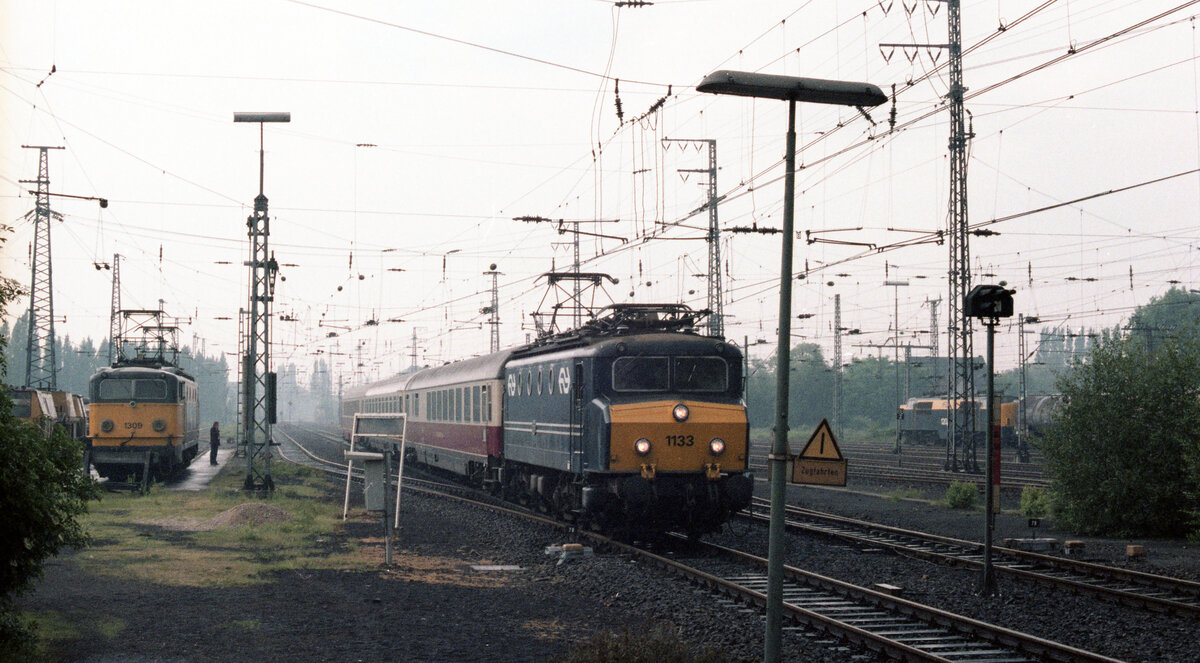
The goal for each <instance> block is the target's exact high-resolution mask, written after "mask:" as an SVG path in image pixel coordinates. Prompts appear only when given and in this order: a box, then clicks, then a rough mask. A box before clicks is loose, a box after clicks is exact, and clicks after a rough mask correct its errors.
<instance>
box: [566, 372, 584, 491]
mask: <svg viewBox="0 0 1200 663" xmlns="http://www.w3.org/2000/svg"><path fill="white" fill-rule="evenodd" d="M583 392H584V389H583V362H582V361H576V362H575V365H574V366H573V367H572V369H571V460H570V465H569V467H568V468H567V469H568V471H570V472H581V471H583Z"/></svg>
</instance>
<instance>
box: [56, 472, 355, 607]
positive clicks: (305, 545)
mask: <svg viewBox="0 0 1200 663" xmlns="http://www.w3.org/2000/svg"><path fill="white" fill-rule="evenodd" d="M243 478H244V477H243V476H242V475H241V474H240V473H238V472H236V471H225V470H224V469H223V470H222V472H220V473H219V474H218V475H217V476H216V477H214V478H213V481H212V483H211V484H210V485H209V487H208V489H207V490H204V491H200V492H182V491H164V490H157V491H153V492H152V493H151V494H149V495H146V496H139V495H136V494H132V493H113V494H106V495H105V496H104V498H103V499H102V500H101V501H100V502H98V503H94V504H93V505H92V506H91V509H90V512H89V513H88V514H87V515H86V516H85V517H84V518H83V519H82V520H83V523H84V525H85V527H86V528H87V530H88V532H89V533H90V534H91V535H92V536H93V537H94V539H95V540H96V542H97V544H96V545H94V546H92V547H90V548H87V549H85V550H83V551H81V552H80V553H79V554H78V555H76V556H75V560H76V561H77V562H78V563H79V564H80V566H81V567H82V568H83V570H85V571H87V572H90V573H95V574H98V575H105V576H110V577H121V578H133V579H137V580H142V581H147V582H154V583H158V584H163V585H170V586H208V587H212V586H219V587H231V586H240V585H251V584H257V583H261V582H265V581H267V579H268V576H269V574H270V573H271V572H273V571H279V570H289V569H318V568H333V569H343V568H367V567H368V566H369V564H366V563H362V560H359V559H356V558H354V557H353V556H351V555H347V554H346V551H347V548H348V547H347V546H332V545H330V543H329V541H331V540H333V539H334V538H335V535H336V534H337V533H339V532H340V531H341V530H342V527H343V523H342V520H341V509H340V504H334V503H333V501H329V500H323V499H322V498H323V497H324V496H326V495H327V494H328V492H329V480H328V479H327V478H326V477H325V475H323V474H321V473H318V472H316V471H313V470H309V469H306V468H301V467H297V466H293V465H290V464H286V463H279V464H276V465H274V466H273V467H272V479H273V480H274V481H275V484H276V486H277V488H276V490H275V492H274V494H272V495H269V496H265V497H254V496H251V495H247V494H246V493H243V492H242V490H241V486H242V480H243ZM255 501H258V502H262V503H263V504H268V505H271V506H273V507H278V508H279V509H282V510H283V511H284V512H286V514H287V515H288V516H289V517H288V519H287V520H286V521H283V522H273V521H268V522H266V523H264V524H258V525H241V526H214V523H213V522H212V520H213V518H214V517H215V516H217V515H218V514H221V513H223V512H225V511H228V510H229V509H232V508H233V507H236V506H238V505H241V504H245V503H247V502H255ZM373 519H375V518H374V517H373ZM353 549H354V546H349V550H350V551H353Z"/></svg>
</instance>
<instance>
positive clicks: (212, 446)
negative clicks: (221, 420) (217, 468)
mask: <svg viewBox="0 0 1200 663" xmlns="http://www.w3.org/2000/svg"><path fill="white" fill-rule="evenodd" d="M220 446H221V428H220V426H219V425H218V424H217V422H215V421H214V422H213V425H212V428H210V429H208V464H209V465H216V464H217V448H219V447H220Z"/></svg>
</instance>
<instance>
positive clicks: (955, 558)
mask: <svg viewBox="0 0 1200 663" xmlns="http://www.w3.org/2000/svg"><path fill="white" fill-rule="evenodd" d="M769 509H770V504H769V502H768V501H767V500H764V499H761V498H755V499H754V501H753V503H752V504H751V507H750V510H749V513H748V514H747V516H748V517H750V518H752V519H755V520H757V521H761V522H766V521H767V520H768V515H767V513H768V511H769ZM786 519H787V521H786V522H787V525H788V527H789V528H791V529H795V530H799V531H805V532H813V533H818V534H823V535H826V536H830V537H834V538H837V539H839V540H842V541H848V542H851V543H854V544H857V545H862V546H870V547H878V548H885V549H888V550H892V551H894V552H900V553H903V554H906V555H912V556H917V557H921V558H924V559H930V560H935V561H938V562H942V563H947V564H955V565H960V566H968V567H974V568H979V567H982V566H983V545H982V544H980V543H976V542H974V541H966V540H963V539H955V538H951V537H943V536H937V535H933V534H928V533H925V532H916V531H911V530H905V529H901V528H898V527H889V526H886V525H880V524H878V523H871V522H867V521H862V520H855V519H853V518H845V517H842V516H836V515H833V514H829V513H822V512H819V511H812V510H809V509H803V508H800V507H795V506H788V507H787V515H786ZM993 564H994V566H995V568H996V572H997V573H999V574H1005V575H1008V576H1010V577H1014V578H1019V579H1023V580H1028V581H1031V582H1039V583H1043V584H1052V585H1055V586H1057V587H1062V588H1065V589H1069V590H1072V591H1076V592H1079V593H1082V594H1087V595H1091V596H1096V597H1099V598H1102V599H1105V600H1109V601H1114V602H1117V603H1121V604H1124V605H1130V606H1134V607H1138V608H1145V609H1149V610H1154V611H1157V612H1164V613H1168V614H1178V615H1189V616H1192V617H1200V583H1197V582H1192V581H1188V580H1180V579H1178V578H1171V577H1167V576H1160V575H1155V574H1151V573H1142V572H1140V571H1132V570H1129V569H1122V568H1117V567H1112V566H1104V565H1101V564H1093V563H1090V562H1083V561H1079V560H1073V559H1068V558H1064V557H1056V556H1053V555H1042V554H1038V553H1032V552H1026V551H1022V550H1014V549H1012V548H1004V547H1000V546H997V547H994V548H993Z"/></svg>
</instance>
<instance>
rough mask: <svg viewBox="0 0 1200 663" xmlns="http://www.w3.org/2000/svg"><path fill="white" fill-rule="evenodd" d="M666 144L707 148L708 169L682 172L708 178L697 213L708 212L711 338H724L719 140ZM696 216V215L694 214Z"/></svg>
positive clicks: (682, 140)
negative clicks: (704, 198) (706, 189)
mask: <svg viewBox="0 0 1200 663" xmlns="http://www.w3.org/2000/svg"><path fill="white" fill-rule="evenodd" d="M663 142H664V143H683V144H695V145H706V146H707V147H708V168H681V169H679V172H681V173H703V174H705V175H708V187H707V188H708V200H707V201H706V202H705V203H704V205H703V206H701V207H700V209H698V210H696V211H697V212H698V211H700V210H703V209H707V210H708V236H707V238H706V240H707V241H708V274H707V276H708V310H709V311H711V313H709V315H708V335H709V336H716V337H719V338H720V337H724V336H725V329H724V325H725V316H724V309H723V306H722V302H723V301H724V292H723V289H722V287H721V227H720V224H719V222H718V219H717V141H715V140H712V139H701V138H664V139H663ZM693 213H694V212H693Z"/></svg>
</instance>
